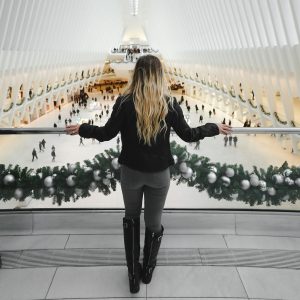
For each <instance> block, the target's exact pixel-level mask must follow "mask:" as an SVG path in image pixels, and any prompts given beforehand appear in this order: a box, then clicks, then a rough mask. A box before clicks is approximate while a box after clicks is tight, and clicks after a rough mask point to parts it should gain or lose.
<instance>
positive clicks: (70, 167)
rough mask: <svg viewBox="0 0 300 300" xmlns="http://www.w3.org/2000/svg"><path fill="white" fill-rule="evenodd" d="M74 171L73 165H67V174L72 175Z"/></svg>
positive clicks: (74, 166)
mask: <svg viewBox="0 0 300 300" xmlns="http://www.w3.org/2000/svg"><path fill="white" fill-rule="evenodd" d="M75 170H76V165H74V164H69V165H68V171H69V173H74V171H75Z"/></svg>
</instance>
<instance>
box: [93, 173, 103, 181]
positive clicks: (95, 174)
mask: <svg viewBox="0 0 300 300" xmlns="http://www.w3.org/2000/svg"><path fill="white" fill-rule="evenodd" d="M100 174H101V172H100V171H99V170H95V171H94V172H93V176H94V180H95V181H100V180H101V177H100Z"/></svg>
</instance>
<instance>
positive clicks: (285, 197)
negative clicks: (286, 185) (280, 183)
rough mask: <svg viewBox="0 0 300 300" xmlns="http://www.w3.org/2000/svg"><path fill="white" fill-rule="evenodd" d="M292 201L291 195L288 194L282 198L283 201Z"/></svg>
mask: <svg viewBox="0 0 300 300" xmlns="http://www.w3.org/2000/svg"><path fill="white" fill-rule="evenodd" d="M289 199H290V195H289V194H286V195H285V196H283V197H282V200H283V201H288V200H289Z"/></svg>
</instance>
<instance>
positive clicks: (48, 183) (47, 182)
mask: <svg viewBox="0 0 300 300" xmlns="http://www.w3.org/2000/svg"><path fill="white" fill-rule="evenodd" d="M44 185H45V187H48V188H50V187H52V186H53V177H52V176H47V177H46V178H45V179H44Z"/></svg>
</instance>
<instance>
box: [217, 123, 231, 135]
mask: <svg viewBox="0 0 300 300" xmlns="http://www.w3.org/2000/svg"><path fill="white" fill-rule="evenodd" d="M217 125H218V127H219V132H220V134H225V135H227V134H231V132H232V127H231V126H229V125H227V124H217Z"/></svg>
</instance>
